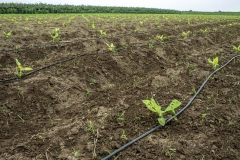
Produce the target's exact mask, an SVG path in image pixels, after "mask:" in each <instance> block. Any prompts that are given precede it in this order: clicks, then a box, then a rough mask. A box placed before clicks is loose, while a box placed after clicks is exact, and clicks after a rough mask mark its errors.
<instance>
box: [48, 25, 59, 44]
mask: <svg viewBox="0 0 240 160" xmlns="http://www.w3.org/2000/svg"><path fill="white" fill-rule="evenodd" d="M59 30H60V28H55V29H54V30H53V33H51V32H49V35H50V36H51V38H52V41H53V42H55V41H57V40H60V35H59Z"/></svg>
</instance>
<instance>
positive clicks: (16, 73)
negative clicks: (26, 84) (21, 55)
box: [15, 59, 33, 78]
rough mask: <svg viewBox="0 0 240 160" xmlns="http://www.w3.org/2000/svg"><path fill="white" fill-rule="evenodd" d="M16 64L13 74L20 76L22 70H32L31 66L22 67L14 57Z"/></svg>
mask: <svg viewBox="0 0 240 160" xmlns="http://www.w3.org/2000/svg"><path fill="white" fill-rule="evenodd" d="M16 64H17V67H16V71H15V75H16V76H18V77H20V78H21V77H22V76H23V75H24V73H23V72H24V71H31V70H33V69H32V68H29V67H23V66H22V65H21V63H20V62H19V61H18V60H17V59H16Z"/></svg>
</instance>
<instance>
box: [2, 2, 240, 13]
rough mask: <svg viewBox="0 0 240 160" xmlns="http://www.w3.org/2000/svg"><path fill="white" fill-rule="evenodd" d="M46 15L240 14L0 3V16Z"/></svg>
mask: <svg viewBox="0 0 240 160" xmlns="http://www.w3.org/2000/svg"><path fill="white" fill-rule="evenodd" d="M48 13H143V14H146V13H148V14H228V15H229V14H231V15H240V12H221V11H218V12H195V11H191V10H190V11H177V10H171V9H157V8H141V7H104V6H86V5H52V4H44V3H36V4H25V3H0V14H48Z"/></svg>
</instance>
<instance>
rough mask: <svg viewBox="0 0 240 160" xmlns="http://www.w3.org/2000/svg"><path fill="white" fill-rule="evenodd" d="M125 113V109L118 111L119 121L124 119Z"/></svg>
mask: <svg viewBox="0 0 240 160" xmlns="http://www.w3.org/2000/svg"><path fill="white" fill-rule="evenodd" d="M124 114H125V111H123V112H122V113H121V114H119V113H118V116H117V121H124V118H123V117H124Z"/></svg>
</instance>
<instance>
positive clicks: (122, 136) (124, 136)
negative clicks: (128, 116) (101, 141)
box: [121, 130, 128, 140]
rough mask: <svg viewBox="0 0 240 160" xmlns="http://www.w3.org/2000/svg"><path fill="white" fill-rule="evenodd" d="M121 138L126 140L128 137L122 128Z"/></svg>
mask: <svg viewBox="0 0 240 160" xmlns="http://www.w3.org/2000/svg"><path fill="white" fill-rule="evenodd" d="M121 138H122V139H126V140H127V139H128V138H127V135H126V133H125V131H124V130H122V134H121Z"/></svg>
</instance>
